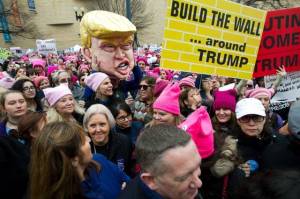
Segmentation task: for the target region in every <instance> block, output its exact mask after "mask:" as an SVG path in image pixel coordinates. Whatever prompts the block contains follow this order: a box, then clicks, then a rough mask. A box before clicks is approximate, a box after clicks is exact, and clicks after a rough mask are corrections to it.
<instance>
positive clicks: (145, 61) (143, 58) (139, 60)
mask: <svg viewBox="0 0 300 199" xmlns="http://www.w3.org/2000/svg"><path fill="white" fill-rule="evenodd" d="M141 61H142V62H144V63H145V64H146V65H148V63H147V59H146V58H145V57H138V58H137V59H136V63H139V62H141Z"/></svg>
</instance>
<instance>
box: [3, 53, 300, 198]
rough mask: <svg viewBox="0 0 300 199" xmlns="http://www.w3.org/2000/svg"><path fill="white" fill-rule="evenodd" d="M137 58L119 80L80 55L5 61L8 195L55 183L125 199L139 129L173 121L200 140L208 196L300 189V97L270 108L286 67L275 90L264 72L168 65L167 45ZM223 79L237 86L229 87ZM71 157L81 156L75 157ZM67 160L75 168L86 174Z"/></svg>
mask: <svg viewBox="0 0 300 199" xmlns="http://www.w3.org/2000/svg"><path fill="white" fill-rule="evenodd" d="M134 56H135V66H134V68H133V70H132V72H131V74H130V76H129V77H128V78H127V79H126V80H121V81H120V82H118V83H116V80H115V79H113V78H110V76H108V75H107V74H105V73H102V72H97V71H93V70H92V68H93V67H92V66H91V63H89V61H88V60H87V59H86V58H85V56H84V55H82V54H81V53H80V52H74V53H66V54H60V55H56V54H49V55H47V56H44V55H43V56H40V55H38V54H36V53H31V54H30V55H23V56H22V57H10V58H9V59H7V60H5V62H4V63H3V64H1V72H0V89H1V90H0V93H1V94H0V95H1V98H0V99H1V100H0V107H1V123H0V136H1V137H0V165H1V166H0V172H1V175H0V176H1V179H0V189H1V194H3V195H5V194H9V195H10V198H22V197H24V196H25V195H27V194H28V193H30V194H32V196H33V195H35V193H42V192H43V193H45V195H47V193H50V192H51V193H53V192H56V191H57V192H59V190H55V187H54V189H53V190H49V189H47V187H49V184H51V183H53V182H55V183H57V185H58V187H59V186H62V187H63V188H64V189H65V190H69V189H71V187H72V186H71V184H75V185H78V186H80V187H81V189H77V190H72V191H71V192H70V193H72V194H73V196H74V195H76V194H77V195H78V196H80V191H79V190H83V192H84V195H85V197H86V198H97V194H100V193H101V194H102V196H101V197H103V198H110V199H113V198H117V197H118V195H119V193H120V192H121V190H122V189H123V186H124V183H125V184H126V183H128V182H129V181H130V178H134V177H135V176H136V175H138V173H139V172H140V165H139V162H138V161H137V159H138V158H137V154H136V151H135V145H136V141H137V138H138V136H139V134H140V133H141V132H142V131H143V130H144V129H148V128H152V127H153V126H156V125H160V124H169V125H173V126H178V127H179V128H181V129H183V130H185V131H186V132H188V133H189V134H190V135H191V137H192V139H193V140H194V142H195V144H196V146H197V149H198V151H199V153H200V155H201V158H202V163H201V171H202V174H201V176H200V178H201V180H202V186H201V188H200V193H201V195H202V197H203V198H204V199H206V198H209V199H213V198H235V197H236V198H242V197H243V198H264V197H263V196H262V195H263V194H269V195H271V196H273V195H276V189H277V190H278V189H280V190H282V193H284V194H290V196H288V195H287V196H286V197H285V198H289V199H293V198H296V197H297V196H299V192H300V187H299V185H300V183H299V168H300V154H299V152H300V135H299V132H300V120H299V111H300V105H299V102H294V103H293V104H292V105H291V106H292V108H291V111H290V112H288V111H287V112H284V113H275V112H273V111H271V110H270V108H269V107H270V100H271V98H272V96H273V95H274V94H275V93H276V89H277V87H278V85H279V84H280V82H281V79H282V77H283V76H284V75H285V74H286V73H285V70H284V67H280V68H279V69H278V72H277V80H276V82H275V83H274V84H273V85H272V87H271V88H265V87H264V82H263V81H262V78H260V79H254V80H248V81H246V80H238V79H234V78H226V77H220V76H217V75H206V74H196V73H188V72H180V71H172V70H169V69H162V68H160V67H159V63H160V52H159V51H151V50H150V49H149V48H144V49H142V51H134ZM225 85H232V86H231V87H230V88H227V89H222V88H223V86H225ZM61 132H62V133H61ZM78 143H81V144H80V145H79V144H78ZM81 145H82V150H81V151H83V152H79V148H78V146H81ZM61 150H62V151H64V152H65V153H64V154H65V155H60V151H61ZM81 153H84V154H83V155H82V154H81ZM91 153H92V154H101V155H98V156H96V159H97V161H98V162H100V163H101V168H99V164H98V163H97V161H94V160H93V161H91V157H90V156H91ZM65 156H68V157H69V158H73V157H77V156H78V157H79V158H77V159H76V158H73V159H72V161H71V162H68V161H70V160H69V159H68V157H65ZM82 162H83V163H86V164H79V163H82ZM69 164H70V165H73V166H75V167H76V168H77V171H78V173H79V174H80V175H79V179H78V178H77V177H75V176H76V175H77V174H74V172H73V170H72V169H70V168H69V167H70V166H69ZM78 165H85V167H83V168H82V166H78ZM36 168H40V169H36ZM58 168H60V169H58ZM86 168H91V172H90V173H89V174H88V175H89V176H90V177H89V178H85V177H84V176H85V175H86V174H85V173H84V171H85V169H86ZM99 169H101V170H102V171H103V172H100V174H99V173H97V171H98V170H99ZM278 170H279V171H281V172H278ZM293 170H295V171H293ZM41 176H44V178H45V179H48V181H45V180H44V181H43V180H41ZM285 176H287V177H285ZM288 176H290V177H288ZM296 176H298V178H296ZM293 178H295V179H293ZM83 179H85V180H83ZM99 179H105V180H104V181H103V180H99ZM249 179H250V180H251V181H250V180H249ZM65 180H67V182H69V183H65V182H66V181H65ZM78 180H80V183H78V182H77V181H78ZM268 180H269V181H268ZM286 181H287V183H283V182H286ZM76 183H77V184H76ZM249 184H250V185H249ZM37 185H39V186H37ZM97 186H98V189H94V187H97ZM91 187H92V188H93V189H92V188H91ZM278 187H280V188H278ZM73 188H74V186H73ZM37 189H39V190H37ZM292 189H293V190H295V191H294V192H293V191H291V190H292ZM253 190H256V191H253ZM264 192H266V193H264ZM245 193H248V194H245ZM282 193H281V194H282ZM65 194H66V193H65ZM260 194H261V195H260ZM272 194H273V195H272ZM292 194H294V195H292ZM0 197H1V198H2V196H1V195H0ZM60 197H61V198H71V197H70V195H68V194H66V195H60ZM99 198H100V197H99Z"/></svg>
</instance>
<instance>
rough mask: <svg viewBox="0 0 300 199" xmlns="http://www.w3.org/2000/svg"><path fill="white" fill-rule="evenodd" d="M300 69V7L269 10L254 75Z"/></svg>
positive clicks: (260, 75) (259, 75)
mask: <svg viewBox="0 0 300 199" xmlns="http://www.w3.org/2000/svg"><path fill="white" fill-rule="evenodd" d="M282 65H284V66H285V68H286V71H288V72H290V71H299V70H300V8H289V9H283V10H274V11H269V12H268V14H267V18H266V22H265V26H264V32H263V35H262V39H261V43H260V48H259V52H258V55H257V60H256V65H255V70H254V73H253V77H263V76H265V75H271V74H275V73H276V69H277V68H278V67H280V66H282Z"/></svg>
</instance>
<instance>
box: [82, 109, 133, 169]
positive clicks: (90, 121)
mask: <svg viewBox="0 0 300 199" xmlns="http://www.w3.org/2000/svg"><path fill="white" fill-rule="evenodd" d="M115 124H116V121H115V119H114V117H113V115H112V114H111V112H110V110H109V109H108V108H107V107H105V106H104V105H102V104H94V105H92V106H91V107H90V108H88V109H87V111H86V113H85V115H84V118H83V128H84V130H85V132H87V133H88V135H89V136H90V138H91V143H90V144H91V150H92V153H95V154H96V153H100V154H102V155H104V156H105V157H106V158H107V159H109V160H110V161H112V162H113V163H115V164H116V165H118V167H119V168H120V169H121V170H123V171H125V172H126V173H127V174H129V173H130V170H131V169H130V163H131V161H130V160H131V154H132V145H131V143H130V140H129V138H127V136H125V135H124V134H121V133H117V132H114V128H115Z"/></svg>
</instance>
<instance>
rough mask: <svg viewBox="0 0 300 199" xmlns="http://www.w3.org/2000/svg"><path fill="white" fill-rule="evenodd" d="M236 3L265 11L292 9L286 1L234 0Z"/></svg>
mask: <svg viewBox="0 0 300 199" xmlns="http://www.w3.org/2000/svg"><path fill="white" fill-rule="evenodd" d="M234 1H235V2H238V3H241V4H244V5H247V6H252V7H255V8H259V9H264V10H270V9H272V10H273V9H282V8H288V7H290V6H289V3H288V2H287V1H286V0H234Z"/></svg>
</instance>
